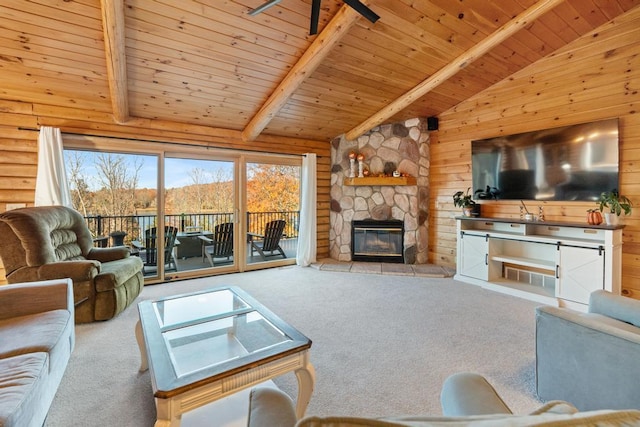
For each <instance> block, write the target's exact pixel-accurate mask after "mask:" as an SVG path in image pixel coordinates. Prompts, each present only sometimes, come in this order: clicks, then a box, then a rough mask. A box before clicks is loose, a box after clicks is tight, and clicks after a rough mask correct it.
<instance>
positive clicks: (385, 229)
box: [351, 219, 404, 263]
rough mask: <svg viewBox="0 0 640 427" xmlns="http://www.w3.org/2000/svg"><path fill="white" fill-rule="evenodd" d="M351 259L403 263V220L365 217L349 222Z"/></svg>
mask: <svg viewBox="0 0 640 427" xmlns="http://www.w3.org/2000/svg"><path fill="white" fill-rule="evenodd" d="M351 260H352V261H366V262H395V263H404V222H403V221H400V220H397V219H390V220H382V221H380V220H374V219H365V220H359V221H355V220H354V221H353V222H352V223H351Z"/></svg>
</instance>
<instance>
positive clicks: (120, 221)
mask: <svg viewBox="0 0 640 427" xmlns="http://www.w3.org/2000/svg"><path fill="white" fill-rule="evenodd" d="M276 219H283V220H285V221H286V223H287V225H286V227H285V230H284V235H285V237H287V238H297V237H298V226H299V224H300V212H299V211H281V212H247V215H246V224H247V231H248V232H250V233H256V234H262V233H263V232H264V228H265V225H266V224H267V223H268V222H269V221H273V220H276ZM85 220H86V221H87V225H88V226H89V230H90V231H91V233H92V234H93V235H94V236H95V237H96V238H95V242H96V246H113V245H115V244H117V243H118V240H120V242H119V243H120V244H122V243H124V244H125V245H129V244H131V242H132V241H134V240H143V239H144V231H145V230H147V229H149V228H151V227H154V226H155V225H156V223H157V216H156V215H113V216H103V215H90V216H86V217H85ZM231 221H233V213H228V212H216V213H183V214H177V215H165V216H164V222H165V224H166V225H172V226H174V227H177V228H178V230H179V231H180V232H184V231H188V230H190V229H193V227H195V228H197V229H199V230H201V231H213V229H214V227H215V226H216V225H217V224H221V223H224V222H231ZM122 233H126V234H124V235H123V234H122Z"/></svg>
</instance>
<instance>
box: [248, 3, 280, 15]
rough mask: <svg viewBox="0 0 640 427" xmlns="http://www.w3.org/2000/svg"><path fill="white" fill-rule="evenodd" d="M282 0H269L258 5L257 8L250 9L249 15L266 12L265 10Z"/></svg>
mask: <svg viewBox="0 0 640 427" xmlns="http://www.w3.org/2000/svg"><path fill="white" fill-rule="evenodd" d="M281 1H282V0H269V1H267V2H266V3H263V4H262V5H260V6H258V7H256V8H255V9H252V10H250V11H249V15H251V16H255V15H257V14H259V13H260V12H264V11H265V10H267V9H269V8H270V7H271V6H275V5H277V4H278V3H280V2H281Z"/></svg>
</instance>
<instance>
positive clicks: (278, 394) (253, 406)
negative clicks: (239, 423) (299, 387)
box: [247, 387, 297, 427]
mask: <svg viewBox="0 0 640 427" xmlns="http://www.w3.org/2000/svg"><path fill="white" fill-rule="evenodd" d="M296 422H297V418H296V411H295V408H294V406H293V401H292V400H291V398H290V397H289V396H288V395H287V394H285V393H284V392H282V391H280V390H278V389H275V388H271V387H258V388H254V389H253V390H251V396H250V397H249V420H248V421H247V427H294V426H295V425H296Z"/></svg>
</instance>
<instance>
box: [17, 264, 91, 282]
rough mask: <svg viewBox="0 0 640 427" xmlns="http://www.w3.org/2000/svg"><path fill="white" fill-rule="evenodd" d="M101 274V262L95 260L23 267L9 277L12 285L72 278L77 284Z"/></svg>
mask: <svg viewBox="0 0 640 427" xmlns="http://www.w3.org/2000/svg"><path fill="white" fill-rule="evenodd" d="M98 273H100V262H98V261H94V260H82V261H58V262H51V263H48V264H42V265H39V266H37V267H23V268H19V269H17V270H15V271H12V272H11V273H10V274H8V275H7V279H9V280H10V281H11V282H12V283H20V282H35V281H43V280H52V279H64V278H67V277H68V278H70V279H72V280H73V281H75V282H85V281H88V280H92V279H93V278H94V277H95V276H96V275H97V274H98Z"/></svg>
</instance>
